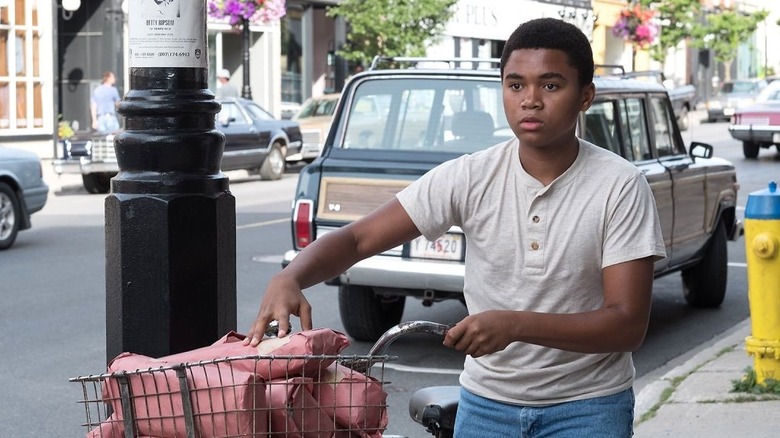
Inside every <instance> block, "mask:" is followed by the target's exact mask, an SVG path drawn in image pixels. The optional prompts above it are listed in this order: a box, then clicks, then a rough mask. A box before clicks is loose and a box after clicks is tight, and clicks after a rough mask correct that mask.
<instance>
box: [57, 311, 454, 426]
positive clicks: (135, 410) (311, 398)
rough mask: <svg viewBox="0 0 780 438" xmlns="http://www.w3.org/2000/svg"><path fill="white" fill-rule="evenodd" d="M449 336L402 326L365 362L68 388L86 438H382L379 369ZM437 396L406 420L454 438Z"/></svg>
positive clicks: (445, 403)
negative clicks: (408, 342)
mask: <svg viewBox="0 0 780 438" xmlns="http://www.w3.org/2000/svg"><path fill="white" fill-rule="evenodd" d="M448 328H449V326H446V325H444V324H438V323H433V322H428V321H410V322H405V323H401V324H398V325H397V326H394V327H392V328H390V329H389V330H388V331H387V332H385V334H384V335H383V336H381V337H380V339H379V340H378V341H377V342H376V343H375V344H374V346H373V347H372V348H371V349H370V350H369V353H368V354H366V355H341V354H335V355H333V354H305V355H244V356H232V357H222V358H216V359H211V360H201V361H197V362H184V363H176V364H165V365H161V366H150V367H144V368H137V369H133V370H123V371H117V372H109V373H102V374H93V375H86V376H79V377H74V378H71V379H69V381H70V382H75V383H80V384H81V388H82V399H81V400H80V401H79V403H80V404H82V405H83V408H84V413H85V419H86V421H85V422H83V423H82V426H83V427H85V428H86V429H87V437H90V438H93V437H94V438H114V437H117V438H118V437H124V438H130V437H138V436H155V437H164V438H168V437H186V438H196V437H203V438H206V437H210V438H232V437H243V436H263V437H266V436H267V437H274V436H296V437H315V436H316V437H328V436H332V437H340V436H360V437H379V436H382V433H383V431H384V429H385V428H386V427H387V404H386V395H387V394H386V393H385V392H384V385H386V384H388V383H389V382H387V381H386V380H385V377H384V375H385V364H386V363H387V362H388V361H391V360H396V359H397V357H395V356H388V355H387V354H386V353H387V350H388V348H389V346H390V345H391V344H392V343H393V342H394V341H395V340H396V339H398V338H400V337H401V336H404V335H407V334H411V333H430V334H438V335H442V336H443V335H444V334H445V333H446V330H447V329H448ZM282 339H283V338H282ZM439 388H440V387H439ZM453 388H454V389H457V387H451V388H450V391H452V390H453ZM443 394H444V392H442V391H441V390H437V389H436V388H424V389H421V390H418V391H417V392H416V393H415V394H414V395H413V397H412V398H411V399H410V402H409V413H410V415H411V416H412V418H413V419H414V420H415V421H417V422H418V423H420V424H422V425H423V426H425V427H426V429H427V430H428V431H429V432H430V433H431V434H432V435H433V436H435V437H437V438H446V437H451V436H452V430H453V427H452V426H453V425H454V410H453V409H454V408H456V407H457V403H455V404H454V405H453V404H452V400H442V399H441V398H440V397H441V395H443Z"/></svg>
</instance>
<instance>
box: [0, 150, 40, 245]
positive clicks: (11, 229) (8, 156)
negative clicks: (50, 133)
mask: <svg viewBox="0 0 780 438" xmlns="http://www.w3.org/2000/svg"><path fill="white" fill-rule="evenodd" d="M48 195H49V186H47V185H46V183H45V182H44V181H43V172H42V169H41V160H40V158H38V156H37V155H35V154H34V153H32V152H27V151H21V150H17V149H9V148H6V147H2V146H0V250H4V249H8V248H10V247H11V245H13V243H14V241H16V235H17V234H18V233H19V231H21V230H26V229H28V228H30V227H31V226H32V223H31V222H30V215H32V214H33V213H35V212H37V211H40V210H41V209H42V208H43V206H44V205H46V199H47V197H48Z"/></svg>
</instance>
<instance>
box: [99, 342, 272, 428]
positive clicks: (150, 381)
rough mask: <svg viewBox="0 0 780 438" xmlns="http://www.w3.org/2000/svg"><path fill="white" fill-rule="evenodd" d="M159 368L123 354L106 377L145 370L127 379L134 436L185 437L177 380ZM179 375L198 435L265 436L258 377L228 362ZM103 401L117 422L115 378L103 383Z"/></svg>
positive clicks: (139, 357) (143, 358) (262, 385)
mask: <svg viewBox="0 0 780 438" xmlns="http://www.w3.org/2000/svg"><path fill="white" fill-rule="evenodd" d="M160 365H161V364H160V363H159V361H157V360H155V359H152V358H150V357H147V356H142V355H137V354H132V353H122V354H120V355H119V356H117V357H116V358H115V359H114V360H112V361H111V363H110V364H109V372H112V373H113V372H119V371H134V370H150V371H148V372H141V373H131V374H127V378H128V381H129V386H130V391H131V394H132V400H131V402H132V408H133V412H134V416H135V420H136V421H135V424H136V433H137V434H141V435H149V436H154V437H163V438H167V437H173V436H186V426H185V418H184V407H183V404H182V403H183V402H182V395H181V389H180V383H179V377H178V376H177V375H176V372H175V371H174V370H170V369H168V370H164V371H163V370H157V371H154V370H155V369H157V368H159V367H160ZM184 372H185V376H186V381H187V385H188V387H189V391H190V393H189V400H190V403H191V404H192V412H193V420H194V426H195V429H196V435H197V436H199V437H204V438H206V437H224V436H239V435H247V434H252V433H266V432H267V431H268V423H267V420H268V419H267V416H266V415H265V412H264V410H263V408H264V407H265V406H266V405H267V403H266V399H265V383H264V382H263V381H262V380H261V379H260V378H259V377H257V376H255V375H253V374H251V373H248V372H246V371H243V370H241V369H236V368H234V367H232V366H231V363H230V362H219V363H206V364H201V365H192V366H187V367H185V368H184ZM103 399H104V400H105V401H107V402H108V403H110V404H111V407H112V409H113V412H114V416H117V418H119V419H120V420H121V418H122V417H121V415H122V412H123V411H122V405H121V399H120V389H119V383H118V382H117V379H116V378H110V379H108V380H107V384H106V385H104V387H103ZM98 436H99V435H98ZM90 438H92V437H90Z"/></svg>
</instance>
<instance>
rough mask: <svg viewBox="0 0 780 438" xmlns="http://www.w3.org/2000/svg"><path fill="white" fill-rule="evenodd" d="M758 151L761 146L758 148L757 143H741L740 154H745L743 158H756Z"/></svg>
mask: <svg viewBox="0 0 780 438" xmlns="http://www.w3.org/2000/svg"><path fill="white" fill-rule="evenodd" d="M760 149H761V146H759V145H758V143H755V142H752V141H743V142H742V153H743V154H745V158H751V159H752V158H758V151H759V150H760Z"/></svg>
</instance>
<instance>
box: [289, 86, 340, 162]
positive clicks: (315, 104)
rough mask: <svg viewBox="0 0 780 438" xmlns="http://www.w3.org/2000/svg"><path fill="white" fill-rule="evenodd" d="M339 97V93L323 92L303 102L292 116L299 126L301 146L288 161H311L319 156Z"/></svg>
mask: <svg viewBox="0 0 780 438" xmlns="http://www.w3.org/2000/svg"><path fill="white" fill-rule="evenodd" d="M340 97H341V94H339V93H336V94H325V95H322V96H319V97H310V98H308V99H306V101H305V102H303V105H301V109H300V111H298V113H297V114H295V116H293V120H295V121H296V122H298V124H299V125H300V126H301V134H302V136H303V147H302V148H301V153H300V155H295V156H288V157H287V161H288V162H297V161H305V162H307V163H311V162H312V161H314V159H315V158H317V157H319V156H320V153H321V152H322V147H323V145H324V144H325V139H326V138H327V137H328V131H329V130H330V123H331V121H332V120H333V113H334V112H335V111H336V106H337V105H338V103H339V98H340Z"/></svg>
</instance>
